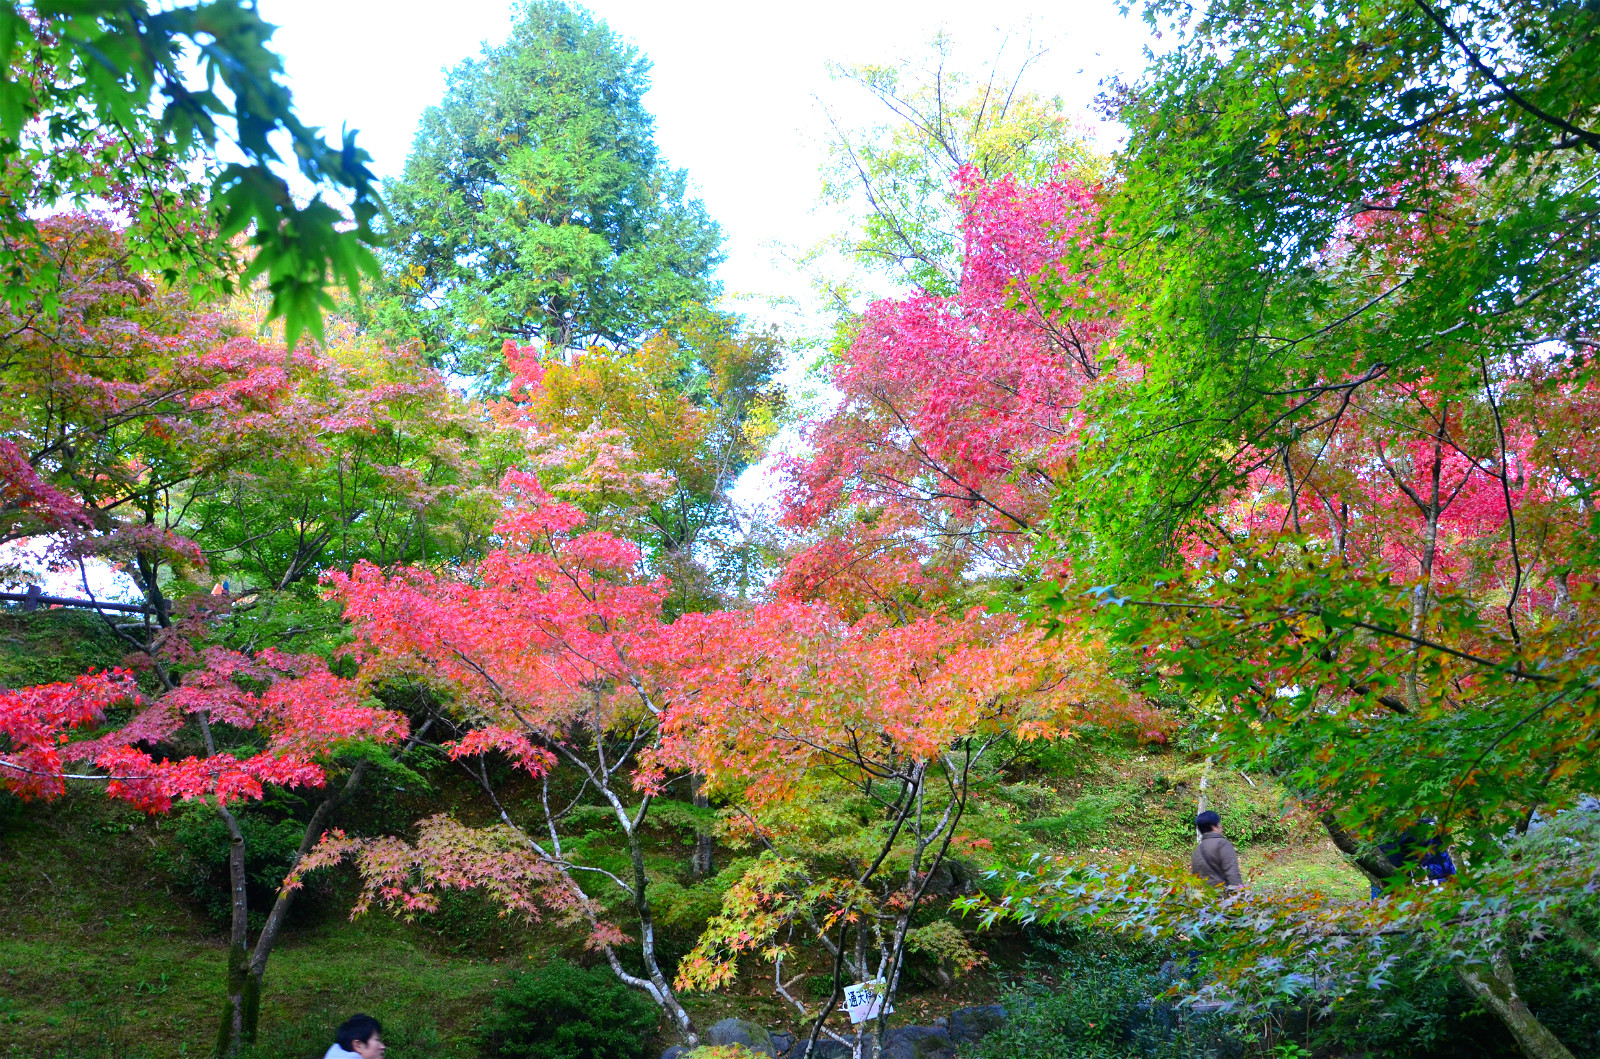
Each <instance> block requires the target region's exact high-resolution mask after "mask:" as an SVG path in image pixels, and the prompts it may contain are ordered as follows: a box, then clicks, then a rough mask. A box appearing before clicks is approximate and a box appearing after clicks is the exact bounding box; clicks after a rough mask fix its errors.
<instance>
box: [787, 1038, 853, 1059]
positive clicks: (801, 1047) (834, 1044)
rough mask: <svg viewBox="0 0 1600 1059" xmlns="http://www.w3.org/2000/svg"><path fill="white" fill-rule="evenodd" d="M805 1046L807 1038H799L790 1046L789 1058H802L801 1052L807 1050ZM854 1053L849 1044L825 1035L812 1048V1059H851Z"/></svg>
mask: <svg viewBox="0 0 1600 1059" xmlns="http://www.w3.org/2000/svg"><path fill="white" fill-rule="evenodd" d="M785 1036H787V1034H785ZM805 1047H806V1038H804V1037H802V1038H799V1039H797V1040H796V1041H795V1042H794V1044H793V1045H792V1046H791V1048H790V1051H789V1059H800V1053H801V1052H803V1051H805ZM852 1054H853V1053H852V1051H851V1049H850V1046H849V1045H848V1044H840V1043H839V1042H838V1041H836V1040H833V1039H831V1038H829V1037H823V1038H821V1039H819V1040H818V1041H817V1046H816V1047H815V1048H813V1049H812V1050H811V1059H851V1056H852Z"/></svg>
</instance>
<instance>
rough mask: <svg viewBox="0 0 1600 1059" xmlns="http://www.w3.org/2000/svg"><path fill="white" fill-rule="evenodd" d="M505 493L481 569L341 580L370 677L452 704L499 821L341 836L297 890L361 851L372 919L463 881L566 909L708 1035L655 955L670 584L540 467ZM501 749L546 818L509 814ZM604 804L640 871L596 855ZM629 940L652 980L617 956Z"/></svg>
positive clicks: (635, 979)
mask: <svg viewBox="0 0 1600 1059" xmlns="http://www.w3.org/2000/svg"><path fill="white" fill-rule="evenodd" d="M504 488H505V489H506V491H507V494H508V500H510V501H512V502H513V503H512V506H511V507H510V509H509V510H507V511H506V512H505V514H504V515H503V516H502V518H501V519H500V521H499V523H498V524H497V526H496V529H495V532H496V535H497V538H498V539H499V541H500V545H499V547H497V548H495V549H493V550H492V551H490V552H489V553H488V554H487V555H485V556H484V557H483V558H482V560H481V561H479V562H478V563H477V564H475V565H474V566H472V567H470V568H467V567H463V568H460V569H457V570H453V571H450V570H447V571H442V572H439V573H433V572H429V571H426V570H421V569H417V568H405V569H402V570H400V571H398V572H396V573H394V574H393V575H385V574H384V573H382V572H381V571H379V570H377V569H376V568H375V567H373V566H372V565H371V564H367V563H362V564H358V565H357V566H356V568H355V569H354V570H353V571H352V572H351V573H350V574H349V575H348V576H343V575H334V576H333V577H332V583H333V586H334V588H335V591H336V593H337V598H338V599H339V600H340V601H341V602H342V603H343V604H344V607H345V615H346V617H347V618H348V619H349V621H350V622H351V624H352V627H353V629H354V631H355V633H356V635H357V637H358V642H359V644H360V645H361V648H362V650H363V651H364V652H365V654H366V658H367V663H366V666H365V668H364V669H363V674H364V675H365V676H367V677H369V678H373V679H378V678H384V677H393V676H404V677H406V678H407V679H410V680H414V681H417V682H419V683H420V684H422V685H424V686H426V687H429V688H431V689H433V690H434V691H435V692H437V693H438V694H439V695H440V696H441V697H442V698H443V699H444V700H445V701H446V703H448V705H449V710H448V716H447V718H446V720H447V724H448V727H449V728H452V729H453V730H454V731H455V732H456V734H457V738H455V739H453V740H451V741H450V742H448V743H447V744H446V747H447V749H448V751H449V754H450V756H451V757H452V758H454V759H456V760H458V761H461V762H462V763H463V765H464V767H466V768H467V771H468V772H469V773H470V774H471V775H472V776H473V778H474V779H475V780H476V781H477V782H478V784H479V785H480V786H481V788H482V789H483V791H484V794H485V796H486V797H488V798H489V799H490V802H491V804H492V805H493V806H494V808H495V813H496V815H497V816H498V817H499V820H500V822H499V824H497V825H495V826H492V827H488V828H469V827H465V826H463V825H461V824H460V823H459V822H457V821H456V820H454V819H453V818H451V817H450V816H448V815H441V816H438V817H434V818H431V819H430V820H427V821H424V822H423V823H422V824H421V825H420V826H419V829H418V833H417V837H416V841H415V842H414V843H407V842H405V841H404V840H402V839H398V838H379V839H366V840H364V839H359V838H356V837H349V836H345V835H344V834H342V833H337V832H336V833H332V834H330V835H329V836H327V837H326V838H325V839H324V840H323V842H322V843H321V844H320V845H319V846H318V847H317V849H316V850H314V851H313V852H312V853H311V854H310V856H308V857H307V858H306V859H305V860H303V861H302V862H301V863H300V865H299V867H298V868H297V869H296V872H295V873H294V874H293V875H292V876H291V879H290V882H289V885H291V886H293V885H298V882H299V879H300V878H301V877H302V876H303V875H304V873H305V872H307V871H311V870H315V869H316V868H319V867H323V866H326V865H328V864H331V863H335V862H337V861H339V860H341V859H343V858H344V857H346V856H355V857H356V859H357V862H358V864H359V866H360V868H361V872H362V876H363V878H364V880H365V890H364V892H363V896H362V899H361V902H360V903H359V904H358V905H357V909H356V911H357V912H358V913H359V912H360V911H363V910H365V909H366V908H368V907H370V906H371V905H372V904H373V903H374V902H377V903H381V904H383V905H387V906H390V907H392V908H395V909H396V910H398V911H402V912H406V913H412V912H415V911H418V910H427V909H431V908H433V907H436V903H437V891H438V890H440V889H442V888H451V887H455V888H470V887H482V888H484V889H485V890H486V892H487V893H488V894H489V895H490V896H491V897H492V898H494V899H495V900H497V901H498V902H499V903H501V904H502V905H503V906H504V907H506V908H507V909H509V910H512V911H515V912H517V913H520V914H522V915H526V916H531V917H537V916H541V915H544V914H546V913H551V914H553V915H555V916H556V918H557V921H558V922H559V923H561V924H564V925H571V926H579V927H582V928H584V929H585V931H586V934H587V940H586V944H587V945H588V946H589V947H590V948H593V949H595V950H598V951H599V952H601V953H602V954H603V955H604V956H605V957H606V960H607V962H608V963H609V964H610V966H611V968H612V970H613V971H614V972H615V973H616V974H617V976H618V977H619V978H620V979H621V980H622V981H624V982H626V983H628V984H629V985H631V986H633V987H635V988H637V989H639V990H641V991H643V992H644V993H646V994H647V995H649V996H650V997H651V998H652V999H653V1000H655V1001H656V1003H657V1004H659V1005H660V1006H661V1007H662V1009H663V1010H664V1011H665V1012H666V1013H667V1014H668V1016H669V1017H670V1018H671V1019H672V1020H673V1023H674V1025H675V1026H676V1027H677V1029H678V1030H679V1032H681V1033H682V1034H684V1035H685V1037H686V1038H687V1039H689V1040H690V1042H691V1043H693V1042H694V1041H695V1039H696V1038H695V1035H694V1031H693V1027H692V1024H691V1023H690V1020H689V1016H688V1013H687V1012H685V1011H684V1009H683V1007H682V1005H681V1004H680V1003H679V1002H678V999H677V996H676V993H675V992H674V991H673V989H672V985H671V983H670V982H669V981H668V980H667V977H666V974H665V973H664V972H663V971H662V970H661V967H660V964H659V961H658V958H657V954H656V937H655V929H656V928H655V923H654V919H653V913H652V909H651V904H650V894H649V887H650V879H649V873H648V871H647V870H646V864H645V857H646V849H645V835H644V829H645V828H646V826H647V825H648V824H649V823H650V820H649V816H650V812H651V808H652V805H653V804H654V802H655V801H656V799H657V797H658V795H659V793H660V788H659V786H658V785H656V784H653V783H649V782H638V781H636V780H635V778H634V775H633V769H634V766H635V765H636V763H637V762H636V758H637V755H639V754H640V753H642V752H644V751H646V750H648V749H649V748H651V747H654V746H656V745H658V744H659V743H660V740H661V738H662V730H661V725H660V719H661V715H662V712H663V710H664V709H665V708H666V707H665V704H664V703H663V702H662V701H660V699H659V698H658V697H657V695H656V693H655V691H654V685H653V683H652V682H651V681H650V680H649V679H648V677H647V674H646V672H645V670H644V669H643V668H642V664H641V660H640V657H639V652H640V649H641V647H642V645H643V644H645V643H647V642H648V641H649V640H650V639H651V638H652V637H654V636H655V635H656V634H657V633H658V632H659V630H660V628H661V627H662V618H661V603H662V599H663V597H664V595H665V593H666V586H665V585H664V584H663V583H661V582H659V581H657V580H655V579H653V578H650V577H648V576H646V575H644V574H643V572H642V571H641V570H640V569H639V561H640V552H639V548H638V546H637V545H634V544H632V543H630V542H628V541H626V540H624V539H622V538H620V537H618V536H616V535H614V534H612V533H609V532H605V531H602V530H590V529H588V528H587V526H586V521H587V520H586V516H585V515H584V513H583V512H582V511H580V510H579V509H578V508H577V507H575V506H574V505H572V504H568V503H564V502H560V501H556V500H555V499H553V498H552V497H551V495H550V494H549V493H548V492H547V491H546V490H545V488H544V486H543V485H542V484H541V483H540V481H539V479H538V478H537V477H536V476H535V475H533V474H531V473H528V472H525V471H512V472H510V473H508V474H507V476H506V480H505V483H504ZM491 752H494V753H500V754H503V755H504V756H505V757H506V758H508V759H509V760H510V761H511V762H512V763H513V764H514V765H515V766H516V769H517V770H519V773H520V775H521V776H522V777H523V778H524V780H525V781H526V782H531V783H533V784H536V785H537V789H538V801H537V809H535V810H534V816H533V818H532V820H531V821H527V820H522V819H519V816H520V814H519V815H517V816H514V815H513V813H512V812H511V811H510V809H509V808H508V805H507V797H506V796H505V793H504V792H502V791H501V790H499V789H498V788H497V784H496V781H495V780H494V779H493V778H491V774H490V772H489V770H488V769H487V768H486V767H485V765H484V760H483V757H484V755H486V754H489V753H491ZM558 770H559V771H558ZM569 777H570V782H567V780H568V778H569ZM552 788H554V789H552ZM586 797H587V799H588V801H587V802H586V801H585V799H586ZM594 803H598V806H599V808H600V810H601V814H602V815H603V816H604V817H605V818H606V819H607V820H608V822H609V823H610V824H612V825H613V826H614V827H615V828H616V830H617V832H618V833H620V835H621V840H622V843H623V856H624V857H625V859H626V863H627V866H626V867H624V868H622V869H620V872H617V871H612V870H610V869H608V868H607V867H605V866H604V864H603V863H597V862H596V855H595V854H594V853H592V852H589V845H588V844H587V843H585V842H583V841H581V835H582V831H587V830H589V828H590V827H592V824H591V823H589V822H588V821H589V820H590V819H591V817H592V814H591V815H590V816H585V815H582V814H575V810H578V809H580V808H583V807H586V806H587V805H591V804H594ZM524 804H526V803H524ZM580 826H581V828H582V831H580V832H578V833H574V831H573V829H574V827H580ZM586 853H588V855H587V856H586ZM619 901H620V903H621V904H622V906H623V907H624V908H626V909H627V914H628V915H629V918H630V919H631V920H633V927H634V929H635V930H636V931H637V934H636V935H635V936H634V937H633V938H630V937H629V935H628V934H626V933H624V931H623V930H622V929H621V927H620V926H619V925H617V924H616V923H614V922H612V916H611V914H610V912H609V910H608V906H610V905H613V904H615V903H617V902H619ZM630 941H631V942H632V943H633V944H634V946H636V948H635V949H634V952H635V954H636V955H637V958H638V960H639V966H641V967H642V972H643V973H642V974H634V973H631V972H630V971H629V970H628V969H627V968H626V967H625V966H624V964H623V961H622V957H621V955H620V954H619V951H618V950H619V948H620V947H622V946H624V945H627V944H628V943H629V942H630Z"/></svg>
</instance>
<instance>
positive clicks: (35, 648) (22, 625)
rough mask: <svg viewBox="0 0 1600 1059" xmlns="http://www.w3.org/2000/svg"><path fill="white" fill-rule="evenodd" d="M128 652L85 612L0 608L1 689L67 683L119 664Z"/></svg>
mask: <svg viewBox="0 0 1600 1059" xmlns="http://www.w3.org/2000/svg"><path fill="white" fill-rule="evenodd" d="M127 653H128V652H127V648H126V647H125V646H124V645H123V644H122V643H120V642H119V641H118V640H117V637H116V634H114V633H113V632H112V631H111V630H110V629H108V628H106V623H105V622H104V621H103V620H102V619H101V618H100V616H99V615H98V614H94V613H92V612H90V611H86V610H73V609H69V608H62V609H61V610H36V611H33V612H31V613H26V612H24V611H22V610H21V609H18V608H15V607H5V608H0V687H5V688H24V687H28V686H29V685H31V684H49V683H53V682H55V681H59V680H71V679H73V678H74V677H77V676H80V675H81V674H83V673H87V672H88V671H89V670H91V669H108V668H110V667H112V666H115V665H118V664H120V663H121V662H122V659H123V657H124V656H125V655H126V654H127Z"/></svg>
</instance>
